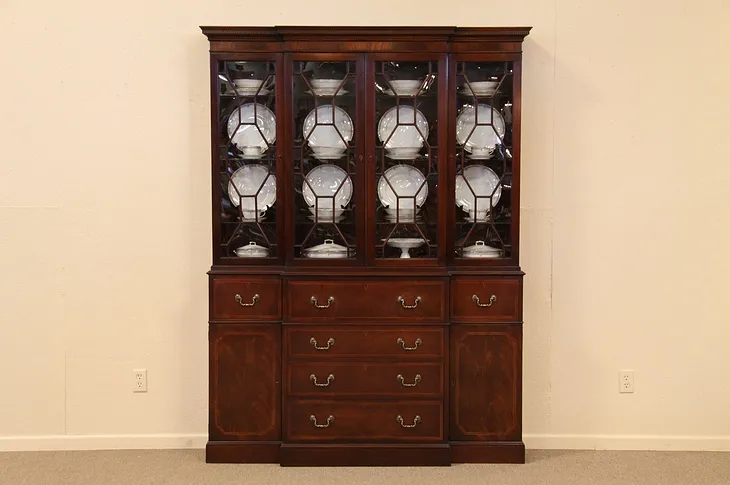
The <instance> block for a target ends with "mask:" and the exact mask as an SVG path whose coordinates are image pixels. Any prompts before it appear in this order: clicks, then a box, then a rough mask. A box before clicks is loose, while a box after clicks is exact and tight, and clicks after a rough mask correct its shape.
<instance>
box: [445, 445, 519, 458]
mask: <svg viewBox="0 0 730 485" xmlns="http://www.w3.org/2000/svg"><path fill="white" fill-rule="evenodd" d="M449 444H450V445H451V461H452V463H524V462H525V444H524V443H523V442H522V441H489V442H479V441H452V442H450V443H449Z"/></svg>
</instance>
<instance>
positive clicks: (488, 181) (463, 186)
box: [456, 165, 502, 220]
mask: <svg viewBox="0 0 730 485" xmlns="http://www.w3.org/2000/svg"><path fill="white" fill-rule="evenodd" d="M467 181H468V182H469V184H468V185H467ZM470 186H471V188H469V187H470ZM495 189H496V192H495ZM492 193H494V195H493V196H492ZM489 196H492V207H496V206H497V203H498V202H499V199H500V197H501V196H502V185H501V184H500V183H499V177H498V176H497V174H496V173H494V170H492V169H491V168H489V167H485V166H484V165H469V166H467V167H466V168H465V169H464V171H463V173H460V174H458V175H457V176H456V205H457V206H459V207H461V208H462V209H464V210H465V211H467V212H469V213H470V214H471V216H472V218H473V216H474V211H475V210H476V211H477V219H478V220H479V219H480V218H481V217H482V214H484V218H485V219H486V211H488V210H489V199H488V198H487V197H489ZM477 197H479V199H477Z"/></svg>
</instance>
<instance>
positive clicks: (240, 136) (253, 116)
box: [228, 103, 276, 156]
mask: <svg viewBox="0 0 730 485" xmlns="http://www.w3.org/2000/svg"><path fill="white" fill-rule="evenodd" d="M242 123H243V124H242ZM257 127H258V129H257ZM259 130H261V131H259ZM261 134H263V135H264V136H261ZM264 137H265V139H264ZM228 138H229V139H230V140H231V141H232V142H233V143H234V144H235V145H236V147H238V148H239V149H240V150H241V151H243V152H244V153H246V152H247V151H249V152H250V151H251V150H255V151H256V153H251V155H254V156H260V155H261V153H263V152H265V151H266V149H267V148H268V147H269V145H271V144H273V143H274V142H275V141H276V116H275V115H274V113H273V112H272V111H271V110H270V109H269V108H267V107H266V106H264V105H263V104H259V103H247V104H244V105H241V106H239V107H238V108H237V109H235V110H234V111H233V113H231V115H230V116H229V117H228ZM267 142H268V145H267Z"/></svg>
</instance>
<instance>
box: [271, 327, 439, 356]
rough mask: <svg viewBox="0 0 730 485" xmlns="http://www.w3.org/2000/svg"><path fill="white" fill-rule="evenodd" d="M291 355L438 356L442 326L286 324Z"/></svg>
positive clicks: (287, 346)
mask: <svg viewBox="0 0 730 485" xmlns="http://www.w3.org/2000/svg"><path fill="white" fill-rule="evenodd" d="M284 332H285V334H286V337H285V344H286V349H287V350H286V352H287V356H288V357H289V358H290V359H308V360H312V359H316V360H320V361H321V360H325V359H343V360H345V359H358V360H362V359H363V358H393V359H399V360H400V359H411V360H441V359H442V358H443V356H444V354H445V349H444V345H445V336H444V333H445V332H444V327H435V326H433V327H432V326H429V327H420V326H419V327H417V326H414V327H401V328H393V327H361V326H358V327H357V328H352V327H349V326H337V327H334V326H307V327H304V326H299V325H296V326H293V325H292V326H287V327H286V328H285V329H284Z"/></svg>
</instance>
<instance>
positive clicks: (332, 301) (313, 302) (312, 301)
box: [309, 296, 335, 308]
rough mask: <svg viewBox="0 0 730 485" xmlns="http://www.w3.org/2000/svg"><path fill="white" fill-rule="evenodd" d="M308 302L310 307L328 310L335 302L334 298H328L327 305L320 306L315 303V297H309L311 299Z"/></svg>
mask: <svg viewBox="0 0 730 485" xmlns="http://www.w3.org/2000/svg"><path fill="white" fill-rule="evenodd" d="M309 302H310V303H311V304H312V305H314V307H315V308H329V307H330V305H331V304H332V303H334V302H335V297H334V296H330V297H329V298H327V304H326V305H320V304H319V303H318V302H317V297H316V296H313V297H311V298H310V299H309Z"/></svg>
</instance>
